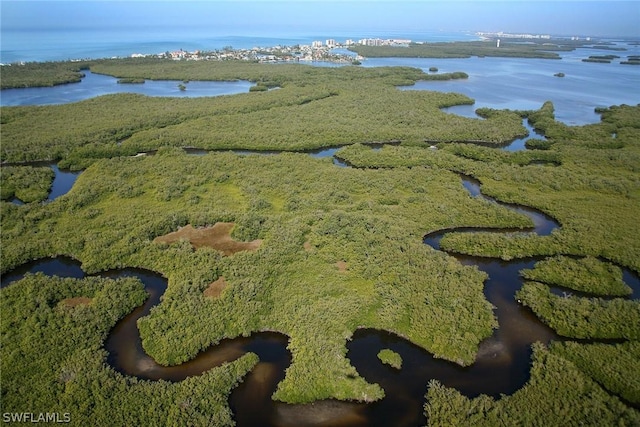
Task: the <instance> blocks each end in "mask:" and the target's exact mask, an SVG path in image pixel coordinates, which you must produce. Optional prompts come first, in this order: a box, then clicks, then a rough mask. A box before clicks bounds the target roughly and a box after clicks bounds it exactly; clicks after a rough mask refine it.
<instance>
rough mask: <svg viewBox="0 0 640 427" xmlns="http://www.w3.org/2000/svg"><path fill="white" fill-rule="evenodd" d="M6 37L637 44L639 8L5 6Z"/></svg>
mask: <svg viewBox="0 0 640 427" xmlns="http://www.w3.org/2000/svg"><path fill="white" fill-rule="evenodd" d="M0 13H1V25H2V27H3V28H4V29H5V30H7V29H15V28H27V29H56V28H60V29H64V28H82V27H91V26H94V25H96V23H99V24H100V25H101V26H104V27H111V28H114V27H115V28H117V27H122V28H128V27H131V26H149V27H157V26H180V25H185V24H192V25H194V26H205V25H206V26H210V27H216V28H217V29H219V31H220V32H227V33H229V34H236V35H237V32H238V31H240V30H239V29H240V28H242V31H246V28H248V27H251V28H252V29H254V30H255V33H263V34H269V33H270V32H271V33H277V32H290V31H292V30H293V31H296V30H299V31H305V30H308V31H322V32H327V31H367V32H375V31H376V30H380V31H398V32H403V33H407V32H411V31H421V30H434V31H437V30H443V31H505V32H528V33H544V34H558V35H591V36H607V35H608V36H635V37H640V24H639V22H640V1H542V0H503V1H489V0H484V1H483V0H480V1H478V0H476V1H461V0H453V1H452V0H449V1H433V0H423V1H375V0H374V1H371V0H368V1H365V0H351V1H314V0H298V1H288V2H287V1H266V0H263V1H260V0H253V1H248V0H240V1H238V0H234V1H199V2H189V1H186V2H177V1H153V2H152V1H144V0H138V1H135V0H134V1H131V0H128V1H95V0H77V1H66V2H60V1H34V0H21V1H7V0H2V1H1V2H0Z"/></svg>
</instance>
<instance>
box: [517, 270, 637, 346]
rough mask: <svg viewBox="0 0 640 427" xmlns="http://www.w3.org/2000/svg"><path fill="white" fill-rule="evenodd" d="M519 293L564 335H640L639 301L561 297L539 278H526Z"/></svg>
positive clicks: (578, 336) (535, 310)
mask: <svg viewBox="0 0 640 427" xmlns="http://www.w3.org/2000/svg"><path fill="white" fill-rule="evenodd" d="M516 297H517V298H518V300H520V301H522V304H523V305H525V306H528V307H531V309H532V310H533V312H534V313H536V315H537V316H538V317H539V318H540V319H541V320H542V321H543V322H545V323H547V324H548V325H549V326H551V327H552V328H553V329H555V330H556V331H557V332H558V333H559V334H560V335H562V336H565V337H571V338H597V339H609V338H613V339H615V338H625V339H632V340H638V339H640V330H639V329H638V325H640V304H639V303H638V301H630V300H625V299H621V298H616V299H612V300H605V299H602V298H582V297H574V296H565V297H561V296H557V295H554V294H553V293H551V291H550V290H549V287H548V286H546V285H544V284H542V283H537V282H525V284H524V285H523V286H522V289H520V290H519V291H518V292H517V293H516Z"/></svg>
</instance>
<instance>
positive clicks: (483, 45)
mask: <svg viewBox="0 0 640 427" xmlns="http://www.w3.org/2000/svg"><path fill="white" fill-rule="evenodd" d="M572 49H573V48H571V47H563V46H559V45H557V44H549V45H547V44H538V43H533V44H522V43H515V42H506V41H503V42H502V43H501V44H500V47H497V46H496V42H495V41H471V42H441V43H420V44H417V43H412V44H410V45H409V46H408V47H398V46H354V47H350V48H349V50H351V51H353V52H356V53H357V54H358V55H362V56H364V57H367V58H383V57H384V58H386V57H403V58H469V57H471V56H480V57H482V56H496V57H517V58H543V59H560V56H559V55H558V54H557V53H555V52H551V51H552V50H572Z"/></svg>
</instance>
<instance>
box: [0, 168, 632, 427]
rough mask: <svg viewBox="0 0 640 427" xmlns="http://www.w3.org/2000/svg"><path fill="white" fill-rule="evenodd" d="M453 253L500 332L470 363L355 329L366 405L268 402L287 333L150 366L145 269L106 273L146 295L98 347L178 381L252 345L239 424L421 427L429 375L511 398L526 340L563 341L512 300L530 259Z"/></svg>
mask: <svg viewBox="0 0 640 427" xmlns="http://www.w3.org/2000/svg"><path fill="white" fill-rule="evenodd" d="M462 184H463V185H464V187H465V188H466V189H467V190H468V191H469V194H470V195H471V196H473V197H482V198H486V199H487V200H489V201H491V202H493V203H499V202H496V201H495V200H493V199H491V198H488V197H486V196H484V195H482V193H481V190H480V184H479V182H478V181H476V180H473V179H471V178H468V177H465V176H462ZM500 204H501V205H502V206H505V207H506V208H509V209H516V210H517V211H518V212H520V213H523V214H525V215H527V216H529V217H530V218H531V219H532V220H533V222H534V223H535V227H534V228H533V229H532V230H531V231H532V232H535V233H537V234H540V235H548V234H550V233H551V232H552V231H553V230H554V229H555V228H557V227H558V224H557V223H556V222H555V221H554V220H553V219H552V218H549V217H548V216H546V215H544V214H543V213H541V212H538V211H536V210H534V209H531V208H526V207H522V206H513V205H508V204H503V203H500ZM478 230H479V229H470V228H469V229H456V230H449V231H445V232H437V233H433V234H431V235H429V236H426V237H425V243H426V244H428V245H430V246H432V247H434V249H439V247H440V246H439V242H440V238H441V237H442V235H444V234H446V233H447V232H451V231H458V232H460V231H461V232H472V231H478ZM494 231H495V232H502V231H500V230H494ZM454 256H456V258H457V259H458V260H459V261H460V262H462V263H463V264H466V265H475V266H477V267H478V268H479V269H480V270H482V271H484V272H486V273H487V275H488V279H487V281H486V282H485V287H484V293H485V296H486V298H487V300H488V301H489V302H491V304H492V305H493V306H494V307H495V311H494V313H495V315H496V317H497V319H498V323H499V328H498V329H497V330H495V331H494V334H493V335H492V336H491V337H490V338H488V339H486V340H485V341H483V342H482V343H481V344H480V347H479V351H478V355H477V358H476V361H475V362H474V364H473V365H471V366H468V367H461V366H459V365H456V364H454V363H451V362H447V361H445V360H442V359H436V358H434V357H433V355H431V354H430V353H428V352H427V351H425V350H424V349H422V348H419V347H417V346H415V345H413V344H411V343H410V342H408V341H406V340H404V339H403V338H400V337H398V336H396V335H394V334H390V333H387V332H384V331H376V330H368V329H362V330H358V331H356V332H355V333H354V336H353V339H352V340H351V341H349V342H348V343H347V348H348V353H347V357H348V358H349V360H350V361H351V363H352V364H353V365H354V366H355V367H356V369H357V370H358V372H359V373H360V374H361V375H362V376H363V377H364V378H365V379H367V380H368V381H370V382H376V383H378V384H380V385H381V386H382V387H383V388H384V390H385V393H386V396H387V397H385V398H384V399H383V400H381V401H379V402H375V403H373V404H370V405H365V404H357V403H345V402H335V401H324V402H318V403H317V404H312V405H285V404H281V403H275V402H273V401H272V400H271V398H270V397H271V395H272V393H273V392H274V391H275V388H276V387H277V384H278V382H279V381H281V380H282V379H283V378H284V374H285V369H286V367H287V366H289V364H290V363H291V355H290V353H289V352H288V351H287V350H286V346H287V339H286V337H285V336H283V335H280V334H275V333H258V334H254V335H252V336H251V337H245V338H237V339H233V340H224V341H222V342H221V343H220V344H219V345H216V346H212V347H211V348H209V349H208V350H206V351H204V352H202V353H200V354H199V355H198V356H197V357H196V358H194V359H193V360H191V361H189V362H186V363H184V364H182V365H179V366H173V367H163V366H160V365H158V364H156V363H155V361H154V360H153V359H151V358H150V357H149V356H148V355H147V354H146V353H145V352H144V350H143V349H142V345H141V341H140V335H139V332H138V328H137V320H138V319H139V318H140V317H142V316H146V315H148V314H149V311H150V310H151V308H153V307H154V306H155V305H157V304H158V303H159V302H160V299H161V296H162V294H163V293H164V291H165V290H166V286H167V281H166V279H164V278H163V277H161V276H159V275H157V274H155V273H152V272H148V271H144V270H136V269H125V270H119V271H111V272H106V273H104V274H103V276H106V277H111V278H117V277H131V276H133V277H138V278H139V279H140V280H141V281H142V282H143V283H144V285H145V289H146V290H147V291H148V292H149V295H150V296H149V298H148V299H147V301H146V302H145V303H144V304H143V305H142V306H140V307H138V308H136V309H135V310H134V311H133V312H132V313H130V314H129V315H127V316H126V317H125V318H123V319H122V320H121V321H119V322H118V323H117V325H116V326H115V327H114V329H113V330H112V331H111V333H110V334H109V336H108V338H107V340H106V342H105V348H106V349H107V351H108V352H109V356H108V358H107V361H108V363H109V364H111V365H112V366H113V367H114V368H115V369H117V370H118V371H120V372H123V373H125V374H127V375H132V376H136V377H138V378H144V379H150V380H158V379H165V380H169V381H181V380H183V379H185V378H187V377H190V376H193V375H199V374H201V373H202V372H205V371H206V370H208V369H210V368H212V367H214V366H219V365H220V364H221V363H224V362H225V361H231V360H234V359H236V358H238V357H240V356H242V355H243V354H245V353H246V352H248V351H252V352H254V353H256V354H258V356H259V357H260V363H259V364H258V365H257V366H256V367H255V368H254V370H253V371H252V372H251V373H250V374H249V375H248V376H247V378H246V380H245V381H244V382H243V384H241V385H240V386H239V387H237V388H236V389H235V390H234V391H233V392H232V394H231V397H230V405H231V408H232V410H233V412H234V414H235V419H236V422H237V424H238V426H240V427H242V426H255V425H265V426H289V425H296V426H299V425H316V424H315V423H316V422H320V421H322V425H343V426H381V427H382V426H384V427H386V426H417V425H424V424H425V418H424V415H423V407H422V405H423V403H424V393H425V390H426V389H427V385H428V383H429V381H430V380H432V379H437V380H438V381H440V382H441V383H442V384H444V385H446V386H448V387H455V388H456V389H458V390H459V391H460V392H461V393H462V394H464V395H466V396H469V397H475V396H478V395H480V394H487V395H491V396H494V397H496V398H499V397H500V396H501V395H502V394H512V393H514V392H515V391H517V390H518V389H520V388H521V387H522V386H523V385H524V384H525V383H526V382H527V381H528V379H529V377H530V373H529V368H530V356H531V344H532V343H533V342H536V341H540V342H543V343H547V342H549V341H550V340H555V339H560V337H558V336H557V335H556V334H555V333H554V332H553V331H552V330H551V329H550V328H548V327H547V326H546V325H544V324H542V323H541V322H540V321H539V320H538V319H537V318H536V316H535V315H534V314H533V313H532V312H531V311H530V310H529V309H527V308H525V307H523V306H521V305H519V304H517V303H516V301H515V298H514V295H515V292H516V291H517V290H518V289H519V288H520V286H521V285H522V278H521V277H520V275H519V272H520V270H522V269H525V268H527V269H529V268H532V267H533V265H534V263H535V261H536V260H534V259H525V260H512V261H502V260H497V259H490V258H479V257H467V256H457V255H454ZM27 272H30V273H35V272H44V273H46V274H48V275H59V276H66V277H76V278H80V277H83V276H84V273H83V272H82V270H81V268H80V265H79V263H77V262H75V261H73V260H69V259H65V258H55V259H48V260H41V261H36V262H32V263H28V264H25V265H23V266H22V267H20V268H18V269H16V270H14V271H12V272H10V273H9V274H6V275H4V276H2V282H1V286H2V287H5V286H7V285H9V284H11V283H12V282H14V281H16V280H19V279H21V278H22V277H23V276H24V274H25V273H27ZM624 278H625V281H627V283H628V284H629V285H630V286H632V287H633V288H634V295H633V296H632V297H634V298H637V297H638V291H639V289H638V288H640V280H638V277H637V276H636V275H635V274H633V273H631V272H629V271H628V270H626V271H625V277H624ZM384 348H388V349H392V350H393V351H395V352H396V353H398V354H400V355H401V357H402V360H403V367H402V369H401V370H395V369H393V368H391V367H389V366H387V365H384V364H382V363H381V362H380V361H379V360H378V358H377V356H376V355H377V354H378V352H379V351H380V350H381V349H384Z"/></svg>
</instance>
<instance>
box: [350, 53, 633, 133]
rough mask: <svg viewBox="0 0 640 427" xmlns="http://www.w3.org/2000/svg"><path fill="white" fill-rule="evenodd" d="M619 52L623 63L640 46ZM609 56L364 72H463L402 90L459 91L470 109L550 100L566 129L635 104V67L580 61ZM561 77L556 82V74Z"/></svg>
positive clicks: (438, 63) (405, 62) (403, 61)
mask: <svg viewBox="0 0 640 427" xmlns="http://www.w3.org/2000/svg"><path fill="white" fill-rule="evenodd" d="M619 47H621V48H624V49H626V50H625V51H624V52H613V53H614V54H617V55H619V56H621V57H622V58H623V59H624V58H626V57H627V56H628V55H640V46H634V45H632V44H627V43H619ZM608 54H612V52H611V51H606V50H596V49H584V48H583V49H576V50H575V51H572V52H563V53H561V57H562V59H559V60H550V59H525V58H489V57H487V58H477V57H472V58H465V59H416V58H380V59H378V58H372V59H367V60H365V61H363V65H364V66H367V67H376V66H382V65H398V66H400V65H402V66H410V67H418V68H421V69H423V70H424V71H425V72H428V70H429V67H437V68H438V70H439V72H440V73H447V72H455V71H464V72H465V73H467V74H468V75H469V78H468V79H466V80H450V81H421V82H418V83H416V84H415V85H414V86H408V87H405V88H403V89H405V90H433V91H439V92H458V93H463V94H465V95H467V96H469V97H470V98H473V99H474V100H475V101H476V103H475V105H474V106H473V107H474V109H475V108H480V107H490V108H496V109H516V110H518V109H522V110H528V109H538V108H540V107H541V106H542V104H543V103H544V102H545V101H552V102H553V104H554V107H555V113H556V119H557V120H559V121H562V122H564V123H566V124H568V125H584V124H587V123H595V122H598V121H599V120H600V116H599V115H598V114H596V113H595V108H596V107H609V106H611V105H620V104H629V105H636V104H638V103H640V67H639V66H631V65H622V64H620V61H621V60H623V59H617V60H614V61H613V62H612V63H611V64H596V63H586V62H582V59H584V58H588V57H589V56H591V55H608ZM560 72H562V73H564V74H565V77H555V76H554V74H556V73H560Z"/></svg>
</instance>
